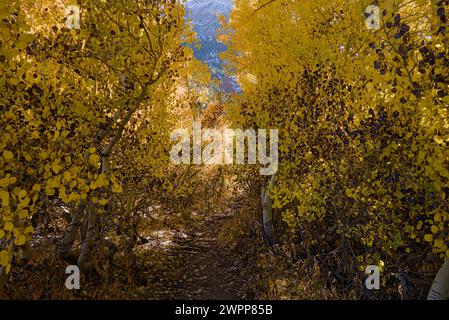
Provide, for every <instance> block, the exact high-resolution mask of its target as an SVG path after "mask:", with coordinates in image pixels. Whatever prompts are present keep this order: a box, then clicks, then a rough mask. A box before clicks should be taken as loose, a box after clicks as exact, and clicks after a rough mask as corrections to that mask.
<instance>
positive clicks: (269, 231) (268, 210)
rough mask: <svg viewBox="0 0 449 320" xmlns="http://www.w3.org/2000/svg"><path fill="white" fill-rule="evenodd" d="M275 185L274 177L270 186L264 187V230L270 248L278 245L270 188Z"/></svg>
mask: <svg viewBox="0 0 449 320" xmlns="http://www.w3.org/2000/svg"><path fill="white" fill-rule="evenodd" d="M273 185H274V176H272V177H271V180H270V182H269V184H268V186H266V185H264V186H263V187H262V206H263V229H264V233H265V236H266V238H267V241H268V244H269V245H270V246H271V245H273V244H275V243H277V239H276V234H275V232H274V226H273V207H272V201H271V197H270V192H269V191H270V188H271V187H272V186H273Z"/></svg>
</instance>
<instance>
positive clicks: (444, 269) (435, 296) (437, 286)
mask: <svg viewBox="0 0 449 320" xmlns="http://www.w3.org/2000/svg"><path fill="white" fill-rule="evenodd" d="M447 299H449V259H446V261H445V262H444V263H443V265H442V266H441V268H440V270H439V271H438V273H437V275H436V276H435V279H434V280H433V284H432V287H431V288H430V290H429V295H428V296H427V300H447Z"/></svg>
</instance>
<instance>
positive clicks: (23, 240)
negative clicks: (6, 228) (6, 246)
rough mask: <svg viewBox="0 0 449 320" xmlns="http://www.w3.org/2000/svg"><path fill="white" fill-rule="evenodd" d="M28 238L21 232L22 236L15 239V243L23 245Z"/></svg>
mask: <svg viewBox="0 0 449 320" xmlns="http://www.w3.org/2000/svg"><path fill="white" fill-rule="evenodd" d="M26 240H27V238H26V237H25V236H24V235H23V234H21V235H20V236H18V237H17V238H15V239H14V244H15V245H17V246H21V245H24V244H25V242H26Z"/></svg>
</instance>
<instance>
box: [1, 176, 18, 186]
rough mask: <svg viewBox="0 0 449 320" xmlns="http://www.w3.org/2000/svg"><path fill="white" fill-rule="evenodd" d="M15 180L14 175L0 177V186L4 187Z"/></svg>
mask: <svg viewBox="0 0 449 320" xmlns="http://www.w3.org/2000/svg"><path fill="white" fill-rule="evenodd" d="M16 181H17V178H16V177H7V178H3V179H0V188H4V187H7V186H9V185H12V184H14V183H16Z"/></svg>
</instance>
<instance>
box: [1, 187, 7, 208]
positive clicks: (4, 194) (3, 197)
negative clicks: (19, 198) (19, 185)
mask: <svg viewBox="0 0 449 320" xmlns="http://www.w3.org/2000/svg"><path fill="white" fill-rule="evenodd" d="M0 199H1V200H2V206H3V207H7V206H9V192H8V191H4V190H1V191H0Z"/></svg>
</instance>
